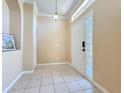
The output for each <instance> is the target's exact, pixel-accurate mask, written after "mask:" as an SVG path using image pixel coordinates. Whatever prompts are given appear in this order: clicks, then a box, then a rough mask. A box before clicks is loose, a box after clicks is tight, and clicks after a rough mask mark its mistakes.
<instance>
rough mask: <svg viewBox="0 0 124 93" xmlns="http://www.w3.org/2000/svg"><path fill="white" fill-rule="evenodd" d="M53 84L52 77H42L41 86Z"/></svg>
mask: <svg viewBox="0 0 124 93" xmlns="http://www.w3.org/2000/svg"><path fill="white" fill-rule="evenodd" d="M52 84H53V80H52V77H50V78H49V77H46V78H42V81H41V86H46V85H52Z"/></svg>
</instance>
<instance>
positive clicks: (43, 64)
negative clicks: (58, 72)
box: [37, 62, 70, 66]
mask: <svg viewBox="0 0 124 93" xmlns="http://www.w3.org/2000/svg"><path fill="white" fill-rule="evenodd" d="M61 64H70V63H69V62H59V63H42V64H37V66H45V65H61Z"/></svg>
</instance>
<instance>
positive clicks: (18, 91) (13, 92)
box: [8, 90, 24, 93]
mask: <svg viewBox="0 0 124 93" xmlns="http://www.w3.org/2000/svg"><path fill="white" fill-rule="evenodd" d="M8 93H24V90H17V91H9V92H8Z"/></svg>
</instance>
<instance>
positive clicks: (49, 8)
mask: <svg viewBox="0 0 124 93" xmlns="http://www.w3.org/2000/svg"><path fill="white" fill-rule="evenodd" d="M34 1H36V5H37V8H38V11H39V13H41V14H43V15H53V14H54V13H55V1H56V0H24V2H27V3H33V2H34ZM81 1H83V0H57V2H58V3H57V6H58V9H57V12H58V15H59V16H63V17H68V16H69V14H70V13H71V12H72V10H73V8H74V7H75V6H76V5H77V4H78V3H79V2H81Z"/></svg>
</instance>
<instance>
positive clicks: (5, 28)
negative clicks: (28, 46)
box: [2, 0, 9, 34]
mask: <svg viewBox="0 0 124 93" xmlns="http://www.w3.org/2000/svg"><path fill="white" fill-rule="evenodd" d="M2 33H6V34H9V8H8V5H7V3H6V0H2Z"/></svg>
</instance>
